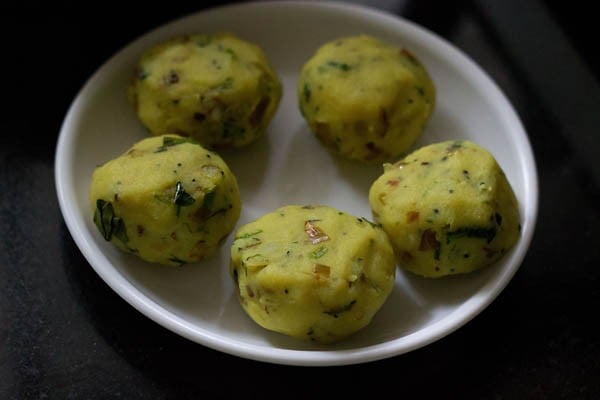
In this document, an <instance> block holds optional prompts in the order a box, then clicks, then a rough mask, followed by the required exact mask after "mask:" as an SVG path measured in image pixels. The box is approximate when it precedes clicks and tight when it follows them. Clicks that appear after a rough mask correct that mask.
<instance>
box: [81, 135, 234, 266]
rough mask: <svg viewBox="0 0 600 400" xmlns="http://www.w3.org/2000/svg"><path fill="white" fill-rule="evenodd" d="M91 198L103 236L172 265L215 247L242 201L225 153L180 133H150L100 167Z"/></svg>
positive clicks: (207, 253) (229, 228) (195, 258)
mask: <svg viewBox="0 0 600 400" xmlns="http://www.w3.org/2000/svg"><path fill="white" fill-rule="evenodd" d="M90 201H91V206H92V209H93V211H94V222H95V223H96V226H97V227H98V230H99V231H100V233H101V234H102V236H103V237H104V239H106V240H107V241H111V242H112V243H113V244H115V245H116V246H117V247H118V248H120V249H121V250H123V251H126V252H129V253H133V254H135V255H137V256H139V257H140V258H142V259H144V260H146V261H150V262H156V263H161V264H166V265H182V264H184V263H190V262H195V261H199V260H202V259H203V258H205V257H208V256H210V255H211V254H213V253H214V252H215V251H216V250H217V249H218V247H219V246H220V245H221V244H222V243H223V242H224V240H225V239H226V237H227V236H228V235H229V233H230V232H231V231H232V230H233V228H234V227H235V224H236V223H237V220H238V218H239V216H240V208H241V202H240V192H239V189H238V185H237V181H236V179H235V176H234V175H233V174H232V173H231V171H230V170H229V168H228V167H227V165H226V164H225V162H224V161H223V160H222V159H221V157H219V156H218V155H217V154H215V153H212V152H210V151H208V150H206V149H204V148H203V147H202V146H200V145H199V144H197V143H195V142H192V141H191V140H190V139H188V138H183V137H181V136H176V135H164V136H159V137H153V138H148V139H144V140H142V141H140V142H138V143H136V144H135V145H134V146H133V147H132V148H131V149H129V150H128V151H127V152H126V153H124V154H123V155H121V156H120V157H117V158H115V159H113V160H111V161H108V162H107V163H105V164H103V165H101V166H99V167H98V168H96V170H95V171H94V174H93V177H92V185H91V189H90Z"/></svg>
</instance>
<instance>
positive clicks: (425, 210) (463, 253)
mask: <svg viewBox="0 0 600 400" xmlns="http://www.w3.org/2000/svg"><path fill="white" fill-rule="evenodd" d="M369 202H370V204H371V208H372V210H373V216H374V217H375V219H376V220H377V221H379V222H380V223H381V224H382V226H383V229H384V230H385V231H386V232H387V233H388V235H389V237H390V239H391V241H392V244H393V246H394V249H395V252H396V254H397V257H398V262H399V265H400V266H401V267H403V268H405V269H407V270H409V271H412V272H414V273H416V274H418V275H422V276H426V277H434V278H435V277H442V276H446V275H452V274H460V273H466V272H470V271H474V270H477V269H480V268H483V267H485V266H486V265H489V264H491V263H493V262H494V261H496V260H498V259H499V258H500V257H501V256H502V255H503V254H504V253H505V252H506V251H507V250H509V249H510V248H511V247H512V246H513V245H514V244H515V243H516V242H517V240H518V238H519V232H520V223H519V221H520V219H519V207H518V204H517V199H516V197H515V195H514V193H513V190H512V188H511V186H510V184H509V182H508V180H507V178H506V176H505V175H504V173H503V171H502V169H501V168H500V166H499V165H498V163H497V162H496V160H495V158H494V157H493V155H492V154H490V153H489V152H488V151H487V150H485V149H484V148H482V147H480V146H478V145H476V144H474V143H472V142H469V141H446V142H441V143H435V144H432V145H429V146H425V147H423V148H421V149H419V150H417V151H415V152H414V153H412V154H410V155H409V156H407V157H406V158H404V159H403V160H401V161H399V162H397V163H395V164H393V165H390V164H387V165H385V166H384V173H383V174H382V175H381V176H380V177H379V178H378V179H377V180H376V181H375V182H374V183H373V185H372V187H371V189H370V192H369Z"/></svg>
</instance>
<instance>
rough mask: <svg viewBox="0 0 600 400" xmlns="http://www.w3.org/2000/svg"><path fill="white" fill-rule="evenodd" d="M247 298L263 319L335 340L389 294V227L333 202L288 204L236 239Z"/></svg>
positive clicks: (234, 259) (236, 266)
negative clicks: (387, 234)
mask: <svg viewBox="0 0 600 400" xmlns="http://www.w3.org/2000/svg"><path fill="white" fill-rule="evenodd" d="M230 269H231V275H232V277H233V279H234V282H235V285H236V288H237V290H238V294H239V300H240V302H241V304H242V306H243V308H244V309H245V310H246V312H247V313H248V315H249V316H250V317H251V318H252V319H253V320H254V321H255V322H256V323H258V324H259V325H261V326H262V327H264V328H266V329H269V330H273V331H277V332H280V333H283V334H286V335H289V336H292V337H295V338H299V339H304V340H310V341H315V342H320V343H329V342H335V341H338V340H340V339H343V338H345V337H346V336H348V335H350V334H352V333H354V332H356V331H358V330H359V329H361V328H363V327H364V326H366V325H367V324H369V322H370V321H371V319H372V317H373V316H374V315H375V313H376V312H377V311H378V310H379V308H380V307H381V306H382V305H383V303H384V302H385V300H386V299H387V298H388V296H389V294H390V293H391V291H392V288H393V285H394V275H395V260H394V254H393V250H392V246H391V245H390V243H389V240H388V238H387V236H386V235H385V233H384V232H383V230H382V229H381V228H380V227H378V226H375V225H373V224H371V223H370V222H368V221H367V220H366V219H364V218H357V217H354V216H352V215H349V214H346V213H344V212H341V211H338V210H336V209H333V208H331V207H327V206H286V207H282V208H279V209H277V210H275V211H273V212H271V213H269V214H266V215H264V216H263V217H261V218H259V219H257V220H256V221H254V222H251V223H249V224H247V225H244V226H243V227H241V228H240V229H239V230H238V232H237V233H236V239H235V241H234V242H233V245H232V247H231V267H230Z"/></svg>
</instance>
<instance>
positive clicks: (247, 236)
mask: <svg viewBox="0 0 600 400" xmlns="http://www.w3.org/2000/svg"><path fill="white" fill-rule="evenodd" d="M262 232H263V230H262V229H259V230H257V231H254V232H249V233H245V234H243V235H242V236H238V237H236V238H235V240H237V239H248V238H249V237H252V236H255V235H258V234H259V233H262Z"/></svg>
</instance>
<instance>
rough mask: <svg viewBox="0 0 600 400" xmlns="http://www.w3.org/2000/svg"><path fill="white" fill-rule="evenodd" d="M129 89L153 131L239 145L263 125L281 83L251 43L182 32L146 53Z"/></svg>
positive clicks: (214, 143)
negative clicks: (183, 33)
mask: <svg viewBox="0 0 600 400" xmlns="http://www.w3.org/2000/svg"><path fill="white" fill-rule="evenodd" d="M129 95H130V98H131V100H132V102H133V104H134V106H135V110H136V112H137V115H138V117H139V119H140V120H141V121H142V123H143V124H144V125H145V126H146V127H147V128H148V130H149V131H150V132H151V133H152V134H154V135H161V134H165V133H176V134H179V135H182V136H190V137H193V138H194V139H196V140H197V141H198V142H200V143H201V144H202V145H204V146H208V147H224V146H228V147H240V146H244V145H247V144H249V143H251V142H253V141H254V140H256V139H257V138H258V137H259V136H260V135H261V134H262V133H263V132H264V131H265V129H266V128H267V126H268V124H269V122H270V121H271V119H272V117H273V115H274V114H275V111H276V109H277V107H278V105H279V101H280V99H281V83H280V82H279V78H278V77H277V75H276V74H275V71H274V70H273V69H272V68H271V66H270V65H269V62H268V60H267V58H266V56H265V54H264V52H263V51H262V50H261V49H260V47H258V46H257V45H255V44H253V43H250V42H247V41H245V40H242V39H240V38H238V37H236V36H234V35H232V34H227V33H218V34H213V35H184V36H178V37H175V38H173V39H171V40H169V41H167V42H164V43H161V44H158V45H156V46H154V47H152V48H150V49H149V50H148V51H146V52H145V53H144V55H143V56H142V57H141V59H140V61H139V64H138V67H137V71H136V74H135V76H134V78H133V80H132V83H131V85H130V88H129Z"/></svg>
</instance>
